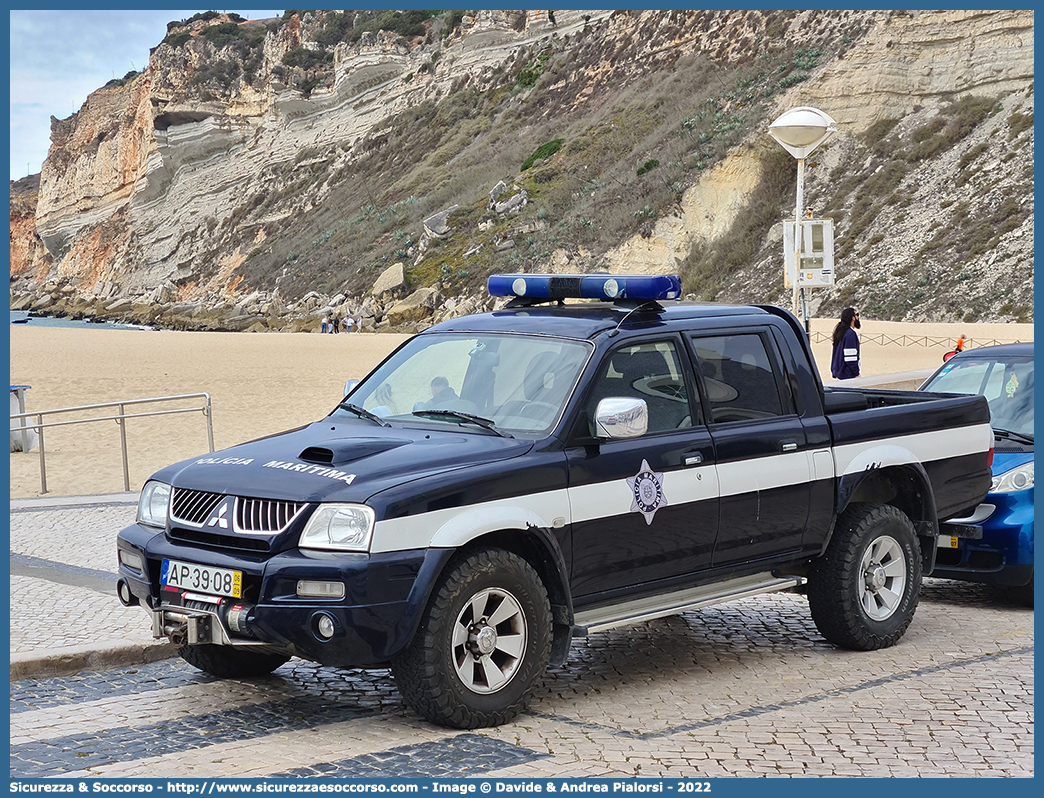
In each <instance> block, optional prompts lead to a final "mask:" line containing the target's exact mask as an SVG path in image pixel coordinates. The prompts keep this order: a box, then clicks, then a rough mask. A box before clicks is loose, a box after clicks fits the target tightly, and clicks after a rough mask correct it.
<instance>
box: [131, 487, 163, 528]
mask: <svg viewBox="0 0 1044 798" xmlns="http://www.w3.org/2000/svg"><path fill="white" fill-rule="evenodd" d="M169 505H170V485H168V484H166V483H165V482H151V481H150V482H146V483H145V487H144V488H142V489H141V496H140V497H139V499H138V523H139V524H145V525H147V526H158V527H160V528H163V527H166V526H167V507H168V506H169Z"/></svg>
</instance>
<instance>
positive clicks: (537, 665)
mask: <svg viewBox="0 0 1044 798" xmlns="http://www.w3.org/2000/svg"><path fill="white" fill-rule="evenodd" d="M550 650H551V605H550V602H549V601H548V597H547V591H546V590H545V589H544V585H543V583H542V582H541V581H540V577H539V576H538V575H537V573H536V571H535V570H533V567H532V566H531V565H530V564H529V563H528V562H526V561H525V560H524V559H522V558H521V557H519V556H517V555H515V554H512V553H510V552H507V551H502V550H499V549H483V550H479V551H476V552H474V553H472V554H470V555H468V556H467V557H465V558H464V559H461V560H459V561H458V562H456V563H455V564H451V565H450V567H449V569H448V571H447V573H446V574H444V575H443V577H442V578H441V579H440V580H439V584H438V585H436V587H435V590H434V592H433V594H432V598H431V601H430V602H429V604H428V606H427V608H426V609H425V611H424V615H423V616H422V618H421V622H420V627H419V628H418V630H417V633H416V634H415V635H414V637H413V640H412V641H411V642H410V645H409V647H408V648H407V649H406V650H405V651H404V652H403V653H402V654H401V655H400V656H399V657H397V658H396V659H395V660H393V661H392V675H393V676H394V678H395V684H396V686H397V687H398V688H399V692H400V693H401V694H402V697H403V699H404V700H405V702H406V703H407V705H409V707H410V708H411V709H413V710H414V711H415V712H417V713H418V714H419V715H422V716H423V717H424V718H426V719H427V720H429V721H431V722H432V723H437V724H439V725H441V726H449V727H452V728H455V729H474V728H478V727H481V726H498V725H500V724H502V723H507V722H508V721H509V720H511V719H512V718H514V717H515V716H516V715H518V714H519V713H520V712H522V711H523V710H524V709H525V708H526V706H528V704H529V701H530V699H531V698H532V696H533V690H534V688H535V686H536V683H537V681H538V680H539V679H540V677H541V676H543V673H544V669H545V668H546V667H547V661H548V657H549V655H550Z"/></svg>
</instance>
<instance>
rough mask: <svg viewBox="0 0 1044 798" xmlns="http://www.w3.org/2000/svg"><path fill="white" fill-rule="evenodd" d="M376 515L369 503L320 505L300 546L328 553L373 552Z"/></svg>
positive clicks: (306, 527) (306, 526)
mask: <svg viewBox="0 0 1044 798" xmlns="http://www.w3.org/2000/svg"><path fill="white" fill-rule="evenodd" d="M375 521H376V514H375V513H374V512H373V509H371V508H370V507H367V506H366V505H365V504H320V505H319V509H318V510H316V511H315V512H314V513H312V517H311V518H309V519H308V523H307V524H305V528H304V531H303V532H302V533H301V539H300V541H298V546H300V548H302V549H323V550H327V551H330V550H332V551H369V550H370V538H371V537H373V525H374V523H375Z"/></svg>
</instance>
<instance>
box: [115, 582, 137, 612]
mask: <svg viewBox="0 0 1044 798" xmlns="http://www.w3.org/2000/svg"><path fill="white" fill-rule="evenodd" d="M116 595H117V597H118V598H119V600H120V603H121V604H122V605H123V606H124V607H135V606H137V604H138V597H137V596H135V595H134V594H133V593H131V589H130V585H128V584H127V580H126V579H120V580H119V581H118V582H116Z"/></svg>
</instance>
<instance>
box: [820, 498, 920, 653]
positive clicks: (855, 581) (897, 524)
mask: <svg viewBox="0 0 1044 798" xmlns="http://www.w3.org/2000/svg"><path fill="white" fill-rule="evenodd" d="M882 558H883V559H882ZM897 580H901V585H900V582H899V581H897ZM920 593H921V549H920V544H919V543H918V540H917V534H916V533H915V531H914V527H913V524H912V523H911V522H910V519H909V518H908V517H907V516H906V515H905V514H904V513H903V512H902V511H900V510H898V509H896V508H895V507H892V506H890V505H886V504H852V505H850V506H849V507H848V508H847V509H846V510H845V511H844V512H843V513H842V514H841V516H840V517H839V518H838V519H837V524H836V525H835V528H834V534H833V537H832V538H831V539H830V543H829V544H828V545H827V550H826V552H825V553H824V554H823V556H822V557H820V558H819V559H818V560H816V561H815V562H814V563H813V565H812V570H811V571H810V573H809V577H808V604H809V607H810V609H811V610H812V620H813V621H815V624H816V628H818V629H819V632H820V634H822V635H823V637H825V638H826V639H827V640H829V641H830V642H831V643H833V644H834V645H837V646H841V647H842V648H848V649H853V650H855V651H873V650H874V649H878V648H887V647H888V646H893V645H895V644H896V643H897V642H899V639H900V638H901V637H902V636H903V634H904V633H905V632H906V628H907V627H908V626H909V625H910V621H912V620H913V616H914V611H915V610H916V609H917V602H918V599H919V598H920ZM874 615H876V616H878V617H873V616H874Z"/></svg>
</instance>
